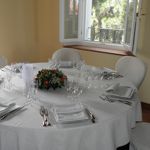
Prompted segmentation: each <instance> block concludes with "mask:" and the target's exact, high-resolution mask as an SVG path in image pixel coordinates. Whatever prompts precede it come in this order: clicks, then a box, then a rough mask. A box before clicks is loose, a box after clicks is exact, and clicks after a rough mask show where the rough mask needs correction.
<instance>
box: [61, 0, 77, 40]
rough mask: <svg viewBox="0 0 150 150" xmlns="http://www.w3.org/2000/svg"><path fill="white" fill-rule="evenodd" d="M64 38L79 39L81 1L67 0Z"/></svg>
mask: <svg viewBox="0 0 150 150" xmlns="http://www.w3.org/2000/svg"><path fill="white" fill-rule="evenodd" d="M64 7H65V9H64V11H65V12H64V38H65V39H73V38H78V15H79V0H65V5H64Z"/></svg>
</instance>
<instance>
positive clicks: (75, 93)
mask: <svg viewBox="0 0 150 150" xmlns="http://www.w3.org/2000/svg"><path fill="white" fill-rule="evenodd" d="M65 87H66V91H67V97H68V98H69V99H71V100H72V101H75V100H77V99H78V98H79V96H80V95H81V94H82V93H83V88H82V87H81V86H80V85H79V82H76V81H75V80H72V81H67V83H66V85H65Z"/></svg>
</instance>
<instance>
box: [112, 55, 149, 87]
mask: <svg viewBox="0 0 150 150" xmlns="http://www.w3.org/2000/svg"><path fill="white" fill-rule="evenodd" d="M115 69H116V71H117V72H118V73H119V74H121V75H123V76H124V77H125V78H127V79H128V80H130V81H131V82H132V83H133V84H134V85H135V86H136V87H137V88H139V87H140V85H141V83H142V82H143V80H144V77H145V74H146V70H147V69H146V65H145V64H144V62H143V61H141V60H140V59H139V58H137V57H133V56H124V57H122V58H120V59H119V60H118V61H117V63H116V66H115Z"/></svg>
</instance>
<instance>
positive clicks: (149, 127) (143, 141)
mask: <svg viewBox="0 0 150 150" xmlns="http://www.w3.org/2000/svg"><path fill="white" fill-rule="evenodd" d="M130 150H150V123H146V122H145V123H144V122H143V123H137V126H136V128H135V129H132V132H131V142H130Z"/></svg>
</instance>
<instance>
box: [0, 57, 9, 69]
mask: <svg viewBox="0 0 150 150" xmlns="http://www.w3.org/2000/svg"><path fill="white" fill-rule="evenodd" d="M6 65H7V59H6V58H5V57H4V56H0V68H2V67H4V66H6Z"/></svg>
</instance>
